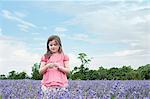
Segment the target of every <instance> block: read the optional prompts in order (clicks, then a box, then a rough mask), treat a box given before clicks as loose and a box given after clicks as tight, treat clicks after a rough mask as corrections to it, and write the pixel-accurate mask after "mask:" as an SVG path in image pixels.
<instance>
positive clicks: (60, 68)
mask: <svg viewBox="0 0 150 99" xmlns="http://www.w3.org/2000/svg"><path fill="white" fill-rule="evenodd" d="M57 68H58V70H60V71H62V72H64V73H67V74H68V73H69V72H70V68H69V61H64V67H60V66H58V67H57Z"/></svg>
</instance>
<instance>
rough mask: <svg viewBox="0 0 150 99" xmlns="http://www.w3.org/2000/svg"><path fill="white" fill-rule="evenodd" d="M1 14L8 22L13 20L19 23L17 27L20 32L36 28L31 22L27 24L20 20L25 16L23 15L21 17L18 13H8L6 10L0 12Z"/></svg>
mask: <svg viewBox="0 0 150 99" xmlns="http://www.w3.org/2000/svg"><path fill="white" fill-rule="evenodd" d="M1 14H2V16H3V17H5V18H7V19H9V20H13V21H16V22H18V23H19V25H18V26H19V27H20V30H22V31H25V32H26V31H27V29H29V28H37V26H36V25H35V24H33V23H31V22H28V21H25V20H23V19H22V17H23V16H25V15H24V14H22V15H21V13H19V12H14V13H12V12H10V11H8V10H2V11H1Z"/></svg>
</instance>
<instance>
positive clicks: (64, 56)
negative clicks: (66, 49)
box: [62, 53, 69, 61]
mask: <svg viewBox="0 0 150 99" xmlns="http://www.w3.org/2000/svg"><path fill="white" fill-rule="evenodd" d="M62 55H63V60H64V61H69V56H68V55H67V54H64V53H62Z"/></svg>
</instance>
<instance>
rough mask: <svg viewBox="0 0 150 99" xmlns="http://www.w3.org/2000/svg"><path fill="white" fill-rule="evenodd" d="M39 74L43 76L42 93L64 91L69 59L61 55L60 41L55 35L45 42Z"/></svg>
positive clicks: (66, 82)
mask: <svg viewBox="0 0 150 99" xmlns="http://www.w3.org/2000/svg"><path fill="white" fill-rule="evenodd" d="M39 72H40V74H42V75H43V79H42V81H41V85H42V87H41V89H42V91H43V92H44V93H46V92H51V91H53V92H58V91H61V90H66V88H67V86H68V80H67V76H66V75H67V74H68V73H69V58H68V56H67V55H65V54H64V53H63V50H62V44H61V40H60V38H59V37H58V36H56V35H52V36H50V37H49V38H48V40H47V52H46V53H45V54H44V55H43V56H42V58H41V65H40V69H39ZM45 95H46V94H45ZM45 95H44V97H45Z"/></svg>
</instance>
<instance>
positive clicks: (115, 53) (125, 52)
mask: <svg viewBox="0 0 150 99" xmlns="http://www.w3.org/2000/svg"><path fill="white" fill-rule="evenodd" d="M142 51H143V50H123V51H119V52H114V53H113V54H114V56H129V55H136V54H137V53H139V52H142Z"/></svg>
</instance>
